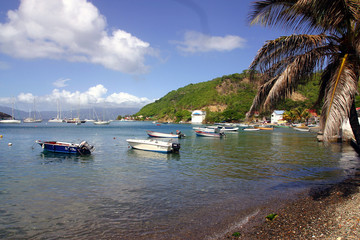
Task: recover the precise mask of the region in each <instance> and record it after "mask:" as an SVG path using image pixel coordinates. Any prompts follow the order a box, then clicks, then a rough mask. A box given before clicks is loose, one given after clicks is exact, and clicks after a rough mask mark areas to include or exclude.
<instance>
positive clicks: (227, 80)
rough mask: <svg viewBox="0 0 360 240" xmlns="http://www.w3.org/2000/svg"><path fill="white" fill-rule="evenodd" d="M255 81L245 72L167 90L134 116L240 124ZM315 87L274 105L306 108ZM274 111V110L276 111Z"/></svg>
mask: <svg viewBox="0 0 360 240" xmlns="http://www.w3.org/2000/svg"><path fill="white" fill-rule="evenodd" d="M259 84H260V83H259V80H256V79H255V80H254V81H251V82H250V81H249V71H248V70H245V71H243V73H241V74H239V73H235V74H232V75H227V76H223V77H219V78H215V79H213V80H211V81H207V82H201V83H197V84H189V85H187V86H185V87H182V88H179V89H177V90H174V91H171V92H169V93H168V94H166V95H165V96H164V97H162V98H160V99H159V100H157V101H155V102H154V103H150V104H148V105H146V106H144V107H143V108H142V109H141V110H140V111H139V112H138V113H137V114H136V116H142V117H143V118H148V119H153V120H163V121H171V122H179V121H185V122H186V121H189V120H190V119H191V111H193V110H203V111H206V112H207V118H206V121H207V122H222V121H228V122H230V121H240V120H241V119H243V118H244V117H245V114H246V112H247V111H248V110H249V108H250V106H251V104H252V101H253V99H254V96H255V94H256V92H257V89H258V86H259ZM317 91H318V85H317V83H316V82H314V81H313V82H310V83H308V84H307V85H305V86H301V87H300V91H299V92H297V93H296V94H294V95H293V97H292V99H293V100H291V99H287V100H286V101H284V102H282V103H281V104H279V105H278V107H279V108H281V109H285V108H289V109H285V110H290V108H293V107H297V106H300V105H301V106H303V107H306V106H310V105H311V104H312V103H314V102H315V100H316V94H317ZM279 108H278V109H279Z"/></svg>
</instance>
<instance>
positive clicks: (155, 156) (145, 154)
mask: <svg viewBox="0 0 360 240" xmlns="http://www.w3.org/2000/svg"><path fill="white" fill-rule="evenodd" d="M180 151H181V149H180ZM127 155H128V156H129V157H131V158H134V159H141V160H144V159H152V160H179V159H180V152H179V153H161V152H152V151H144V150H140V149H129V150H128V151H127Z"/></svg>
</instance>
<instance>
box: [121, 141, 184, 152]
mask: <svg viewBox="0 0 360 240" xmlns="http://www.w3.org/2000/svg"><path fill="white" fill-rule="evenodd" d="M126 141H127V142H128V143H129V145H130V146H131V147H132V148H135V149H140V150H145V151H154V152H163V153H169V152H179V150H180V143H173V142H165V141H159V140H154V139H127V140H126Z"/></svg>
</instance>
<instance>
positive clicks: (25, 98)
mask: <svg viewBox="0 0 360 240" xmlns="http://www.w3.org/2000/svg"><path fill="white" fill-rule="evenodd" d="M17 99H18V101H20V102H23V103H33V102H34V99H35V96H34V95H32V94H31V93H20V94H19V96H18V97H17Z"/></svg>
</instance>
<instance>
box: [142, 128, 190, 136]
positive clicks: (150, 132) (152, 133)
mask: <svg viewBox="0 0 360 240" xmlns="http://www.w3.org/2000/svg"><path fill="white" fill-rule="evenodd" d="M146 133H147V134H148V135H149V136H150V137H158V138H183V137H185V134H183V133H182V132H181V131H179V130H176V134H173V133H161V132H154V131H150V130H147V131H146Z"/></svg>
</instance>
